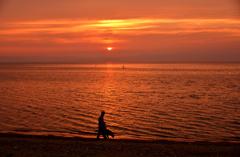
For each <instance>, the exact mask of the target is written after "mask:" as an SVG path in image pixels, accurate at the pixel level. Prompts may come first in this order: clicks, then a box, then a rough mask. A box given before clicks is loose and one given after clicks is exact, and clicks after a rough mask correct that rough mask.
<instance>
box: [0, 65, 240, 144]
mask: <svg viewBox="0 0 240 157" xmlns="http://www.w3.org/2000/svg"><path fill="white" fill-rule="evenodd" d="M123 65H124V69H123ZM102 110H104V111H105V112H106V115H105V117H104V119H105V122H106V124H107V127H108V129H110V130H111V131H113V132H114V133H115V138H116V139H152V140H174V141H201V140H204V141H240V63H161V64H126V63H124V64H111V63H108V64H107V63H106V64H24V63H22V64H3V63H2V64H0V132H3V133H20V134H28V135H31V134H33V135H57V136H67V137H74V136H80V137H91V138H95V137H96V130H97V129H98V117H99V116H100V113H101V111H102ZM101 138H102V137H101Z"/></svg>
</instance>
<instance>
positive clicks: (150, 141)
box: [0, 133, 240, 145]
mask: <svg viewBox="0 0 240 157" xmlns="http://www.w3.org/2000/svg"><path fill="white" fill-rule="evenodd" d="M1 137H9V138H38V139H58V140H80V141H95V140H96V138H94V137H93V138H88V137H64V136H55V135H27V134H20V133H19V134H17V133H0V138H1ZM101 138H102V137H100V140H101ZM109 140H110V141H118V142H137V143H185V144H189V143H190V144H194V143H195V144H217V145H225V144H233V145H235V144H236V145H240V141H180V140H179V141H177V140H176V141H174V140H155V139H114V138H111V137H110V139H109Z"/></svg>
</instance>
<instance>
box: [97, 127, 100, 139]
mask: <svg viewBox="0 0 240 157" xmlns="http://www.w3.org/2000/svg"><path fill="white" fill-rule="evenodd" d="M100 134H101V130H100V129H98V134H97V140H99V136H100Z"/></svg>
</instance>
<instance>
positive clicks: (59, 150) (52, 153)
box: [0, 134, 240, 157]
mask: <svg viewBox="0 0 240 157" xmlns="http://www.w3.org/2000/svg"><path fill="white" fill-rule="evenodd" d="M0 156H1V157H5V156H6V157H7V156H8V157H10V156H16V157H21V156H26V157H29V156H32V157H36V156H38V157H40V156H47V157H60V156H70V157H80V156H90V157H93V156H100V157H105V156H114V157H123V156H129V157H139V156H144V157H146V156H147V157H148V156H149V157H153V156H164V157H165V156H229V157H232V156H236V157H239V156H240V142H239V143H229V142H194V143H188V142H174V141H140V140H114V139H113V140H108V141H104V140H99V141H95V139H86V138H66V137H54V136H30V135H28V136H27V135H16V134H0Z"/></svg>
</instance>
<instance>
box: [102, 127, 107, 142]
mask: <svg viewBox="0 0 240 157" xmlns="http://www.w3.org/2000/svg"><path fill="white" fill-rule="evenodd" d="M105 131H106V130H105V129H103V130H102V135H103V137H104V139H105V140H106V139H107V137H106V132H105Z"/></svg>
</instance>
